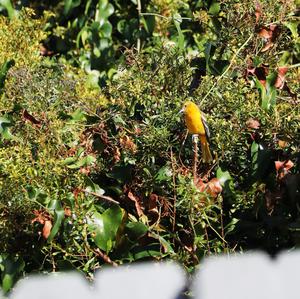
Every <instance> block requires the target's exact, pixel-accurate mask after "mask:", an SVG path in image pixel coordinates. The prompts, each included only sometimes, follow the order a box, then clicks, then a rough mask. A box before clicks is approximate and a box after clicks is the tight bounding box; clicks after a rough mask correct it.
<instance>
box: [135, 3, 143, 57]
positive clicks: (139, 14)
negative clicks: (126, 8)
mask: <svg viewBox="0 0 300 299" xmlns="http://www.w3.org/2000/svg"><path fill="white" fill-rule="evenodd" d="M137 11H138V19H139V33H140V32H141V28H142V27H141V16H142V3H141V0H137ZM136 48H137V51H138V53H140V50H141V38H140V35H139V36H138V39H137V44H136Z"/></svg>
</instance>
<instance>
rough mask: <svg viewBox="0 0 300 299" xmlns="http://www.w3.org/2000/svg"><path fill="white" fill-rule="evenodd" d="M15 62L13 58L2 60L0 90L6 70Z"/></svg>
mask: <svg viewBox="0 0 300 299" xmlns="http://www.w3.org/2000/svg"><path fill="white" fill-rule="evenodd" d="M14 64H15V62H14V60H8V61H6V62H4V63H3V64H2V65H1V67H0V90H1V89H2V88H3V87H4V82H5V79H6V75H7V72H8V70H9V69H10V68H11V67H12V66H13V65H14Z"/></svg>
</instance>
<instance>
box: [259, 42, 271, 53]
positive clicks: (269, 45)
mask: <svg viewBox="0 0 300 299" xmlns="http://www.w3.org/2000/svg"><path fill="white" fill-rule="evenodd" d="M273 46H274V43H272V42H268V43H267V44H266V45H265V46H264V47H263V48H262V49H261V52H262V53H263V52H266V51H268V50H269V49H271V48H272V47H273Z"/></svg>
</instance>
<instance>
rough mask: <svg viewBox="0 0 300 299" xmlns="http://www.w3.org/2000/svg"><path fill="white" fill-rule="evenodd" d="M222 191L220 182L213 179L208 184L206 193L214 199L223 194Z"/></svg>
mask: <svg viewBox="0 0 300 299" xmlns="http://www.w3.org/2000/svg"><path fill="white" fill-rule="evenodd" d="M222 190H223V188H222V186H221V183H220V180H219V179H217V178H212V179H211V180H210V181H209V182H208V183H207V190H206V192H207V193H208V194H210V195H211V196H212V197H214V198H216V197H217V196H218V195H219V194H220V193H221V192H222Z"/></svg>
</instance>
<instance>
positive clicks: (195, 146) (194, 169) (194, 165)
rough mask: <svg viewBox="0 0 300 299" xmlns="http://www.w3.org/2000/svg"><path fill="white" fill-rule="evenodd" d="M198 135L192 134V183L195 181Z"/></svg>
mask: <svg viewBox="0 0 300 299" xmlns="http://www.w3.org/2000/svg"><path fill="white" fill-rule="evenodd" d="M198 140H199V139H198V136H197V135H193V144H194V148H193V151H194V160H193V176H194V183H195V184H196V183H197V166H198Z"/></svg>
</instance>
